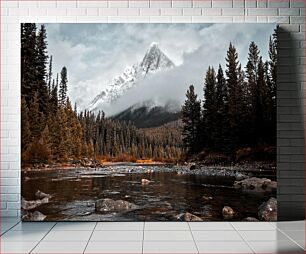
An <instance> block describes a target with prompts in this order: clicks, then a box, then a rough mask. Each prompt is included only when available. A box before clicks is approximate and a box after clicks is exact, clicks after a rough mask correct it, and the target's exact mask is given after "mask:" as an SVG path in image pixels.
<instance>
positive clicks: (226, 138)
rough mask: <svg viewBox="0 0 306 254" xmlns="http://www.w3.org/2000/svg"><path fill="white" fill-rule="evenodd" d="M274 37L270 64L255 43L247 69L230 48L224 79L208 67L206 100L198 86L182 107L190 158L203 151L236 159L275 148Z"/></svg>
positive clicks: (190, 89)
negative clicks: (247, 151)
mask: <svg viewBox="0 0 306 254" xmlns="http://www.w3.org/2000/svg"><path fill="white" fill-rule="evenodd" d="M276 57H277V38H276V33H274V34H273V35H272V36H271V37H270V41H269V60H267V61H263V59H262V57H261V56H260V51H259V49H258V46H257V45H256V44H255V43H254V42H251V43H250V46H249V53H248V59H247V60H248V61H247V65H246V67H245V68H244V69H243V68H242V66H241V63H240V62H239V59H238V53H237V50H236V48H235V46H234V45H233V44H232V43H230V45H229V48H228V50H227V54H226V69H225V73H224V71H223V69H222V67H221V65H219V67H218V69H217V70H215V68H214V67H213V66H210V67H209V68H208V70H207V72H206V75H205V79H204V99H203V101H201V100H200V99H198V95H197V94H196V92H195V89H194V86H193V85H191V86H190V87H189V89H188V91H187V93H186V100H185V102H184V105H183V106H182V121H183V124H184V126H183V131H182V133H183V143H184V148H185V150H186V151H187V153H188V154H189V155H192V154H196V153H198V152H200V151H202V150H208V151H211V152H223V153H226V154H234V153H235V152H236V151H237V149H239V148H245V147H261V146H269V145H270V146H275V144H276V60H277V58H276Z"/></svg>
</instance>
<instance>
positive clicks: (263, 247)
mask: <svg viewBox="0 0 306 254" xmlns="http://www.w3.org/2000/svg"><path fill="white" fill-rule="evenodd" d="M248 243H249V244H250V246H251V247H252V248H253V250H255V252H256V253H275V254H276V253H286V254H289V253H290V254H294V253H304V250H303V249H302V248H301V247H299V246H298V245H296V244H295V243H293V242H291V241H266V242H252V241H251V242H248Z"/></svg>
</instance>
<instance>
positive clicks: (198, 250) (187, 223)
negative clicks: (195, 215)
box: [187, 222, 200, 253]
mask: <svg viewBox="0 0 306 254" xmlns="http://www.w3.org/2000/svg"><path fill="white" fill-rule="evenodd" d="M187 225H188V227H189V231H190V234H191V236H192V239H193V242H194V244H195V246H196V249H197V252H198V253H200V251H199V248H198V245H197V242H196V241H195V239H194V237H193V233H192V230H191V227H190V225H189V222H187Z"/></svg>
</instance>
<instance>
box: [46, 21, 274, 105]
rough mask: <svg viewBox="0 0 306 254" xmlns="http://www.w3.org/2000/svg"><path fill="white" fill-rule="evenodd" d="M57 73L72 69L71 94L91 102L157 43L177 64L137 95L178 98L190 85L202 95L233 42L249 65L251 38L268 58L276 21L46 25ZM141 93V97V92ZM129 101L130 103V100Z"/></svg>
mask: <svg viewBox="0 0 306 254" xmlns="http://www.w3.org/2000/svg"><path fill="white" fill-rule="evenodd" d="M45 25H46V29H47V35H48V53H49V55H53V68H54V70H53V73H57V72H60V70H61V68H62V67H63V66H66V67H67V69H68V81H69V84H68V93H69V96H70V98H71V100H72V101H73V102H75V101H77V102H78V104H79V105H81V106H83V107H84V106H86V105H88V104H89V103H90V101H92V99H93V98H94V97H95V96H96V95H97V94H99V93H100V92H101V91H102V90H104V89H105V88H106V86H107V84H108V82H109V81H110V80H112V79H113V78H114V77H115V76H117V75H120V74H121V73H122V72H123V70H124V69H125V67H127V66H131V65H133V64H135V63H138V62H140V61H141V60H142V58H143V56H144V55H145V53H146V51H147V49H148V47H149V46H150V44H151V43H152V42H156V43H158V45H159V47H160V49H161V50H162V51H163V52H164V53H165V54H166V55H167V56H168V57H169V58H170V59H171V60H172V61H173V62H174V64H175V65H176V66H177V67H176V68H174V69H172V70H171V71H169V72H168V73H167V74H165V73H162V74H159V75H157V76H156V77H154V80H152V79H148V80H147V81H146V82H145V83H146V84H144V85H143V89H141V91H130V96H131V97H129V94H127V95H126V98H124V99H122V103H124V101H125V102H127V101H130V100H131V99H132V98H139V97H142V98H146V97H148V98H149V97H150V96H151V97H152V94H154V95H156V97H159V95H162V96H163V97H167V96H165V95H167V94H168V95H169V96H168V97H170V96H171V97H172V98H173V97H177V98H178V99H179V100H183V99H184V93H185V91H186V89H187V88H188V86H189V85H190V84H194V85H195V86H196V89H197V91H198V93H199V95H201V96H202V93H203V92H202V88H203V76H204V73H205V71H206V69H207V68H208V66H209V65H212V66H215V67H216V68H217V67H218V64H219V63H220V64H221V65H222V67H223V69H224V68H225V55H226V51H227V49H228V46H229V43H230V42H232V43H233V44H234V45H235V46H236V48H237V51H238V54H239V60H240V62H241V63H242V66H245V64H246V61H247V60H246V59H247V53H248V47H249V44H250V42H251V41H255V43H256V44H257V45H258V46H259V49H260V51H261V54H262V56H263V58H264V59H268V53H267V52H268V42H269V36H270V35H271V34H272V33H273V29H274V28H275V25H273V24H45ZM135 93H139V95H140V96H135ZM121 106H122V105H121ZM124 106H125V105H124Z"/></svg>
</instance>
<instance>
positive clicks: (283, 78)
mask: <svg viewBox="0 0 306 254" xmlns="http://www.w3.org/2000/svg"><path fill="white" fill-rule="evenodd" d="M289 30H290V28H288V29H287V28H285V27H281V26H279V27H278V29H277V38H278V47H277V48H278V59H277V61H278V64H277V146H278V150H277V151H278V153H277V177H278V189H277V200H278V220H280V221H282V220H302V219H305V164H304V163H305V159H304V154H305V153H304V151H305V147H304V144H305V142H304V141H305V137H304V96H303V94H304V82H305V69H304V65H303V64H302V63H300V59H301V58H302V55H301V52H302V51H303V56H305V54H304V49H303V48H300V43H302V41H304V40H305V39H301V38H300V36H301V35H302V36H304V34H302V33H295V32H291V31H289Z"/></svg>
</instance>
